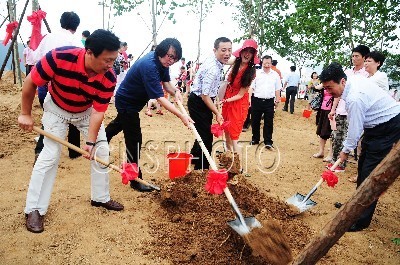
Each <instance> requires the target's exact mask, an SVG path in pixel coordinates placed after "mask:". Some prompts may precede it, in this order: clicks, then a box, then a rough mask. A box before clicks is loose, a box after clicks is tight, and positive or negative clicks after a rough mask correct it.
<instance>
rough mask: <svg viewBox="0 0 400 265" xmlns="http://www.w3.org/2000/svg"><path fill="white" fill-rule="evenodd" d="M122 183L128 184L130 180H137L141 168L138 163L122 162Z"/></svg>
mask: <svg viewBox="0 0 400 265" xmlns="http://www.w3.org/2000/svg"><path fill="white" fill-rule="evenodd" d="M121 176H122V183H123V184H125V185H126V184H128V183H129V181H130V180H135V179H136V178H137V177H138V176H139V169H138V166H137V165H136V163H123V164H122V173H121Z"/></svg>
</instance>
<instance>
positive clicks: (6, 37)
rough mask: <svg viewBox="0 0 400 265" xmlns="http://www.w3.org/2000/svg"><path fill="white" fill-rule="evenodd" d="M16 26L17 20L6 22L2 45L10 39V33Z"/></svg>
mask: <svg viewBox="0 0 400 265" xmlns="http://www.w3.org/2000/svg"><path fill="white" fill-rule="evenodd" d="M17 27H18V22H17V21H14V22H10V23H8V24H7V27H6V36H5V37H4V40H3V45H4V46H6V45H7V43H8V42H9V41H10V40H11V38H12V33H13V31H14V30H15V29H16V28H17Z"/></svg>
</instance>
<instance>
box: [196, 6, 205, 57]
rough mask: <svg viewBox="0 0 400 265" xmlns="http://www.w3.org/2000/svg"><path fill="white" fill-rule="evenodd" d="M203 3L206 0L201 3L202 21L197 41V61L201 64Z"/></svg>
mask: <svg viewBox="0 0 400 265" xmlns="http://www.w3.org/2000/svg"><path fill="white" fill-rule="evenodd" d="M203 3H204V0H201V2H200V20H199V38H198V40H197V58H196V61H197V62H199V60H200V41H201V28H202V24H203Z"/></svg>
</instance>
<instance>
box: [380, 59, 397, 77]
mask: <svg viewBox="0 0 400 265" xmlns="http://www.w3.org/2000/svg"><path fill="white" fill-rule="evenodd" d="M380 70H381V71H383V72H385V73H387V74H388V77H389V79H392V80H393V81H400V54H387V55H386V60H385V62H384V64H383V66H382V68H381V69H380Z"/></svg>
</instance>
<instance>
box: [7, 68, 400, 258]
mask: <svg viewBox="0 0 400 265" xmlns="http://www.w3.org/2000/svg"><path fill="white" fill-rule="evenodd" d="M0 94H1V100H0V112H1V113H0V133H1V137H0V146H1V148H0V169H1V171H0V172H1V174H0V183H1V189H0V210H1V213H2V214H1V218H0V241H1V244H0V264H266V262H265V261H264V260H263V259H262V258H261V257H255V256H253V255H252V253H251V252H252V251H251V249H250V248H249V247H248V246H247V245H245V243H244V241H243V239H242V238H241V237H240V236H238V235H237V234H236V233H235V232H233V231H232V230H231V228H230V227H229V226H228V225H227V223H226V222H227V221H230V220H232V219H234V214H233V212H232V210H231V208H230V206H229V203H228V201H227V199H226V197H225V196H224V195H220V196H212V195H209V194H208V193H207V192H206V191H205V190H204V184H205V175H206V174H205V173H201V172H192V173H191V174H189V175H188V176H186V177H185V178H181V179H175V180H174V181H171V180H170V179H169V177H168V169H167V165H168V161H167V160H166V159H165V156H166V154H167V153H168V152H169V151H168V150H171V149H176V150H183V151H185V150H188V149H190V146H191V144H192V142H193V139H194V137H193V135H192V133H191V132H190V131H189V130H188V129H187V128H185V127H184V126H183V125H182V124H181V122H180V121H179V120H178V119H177V118H176V117H174V116H173V115H171V114H170V113H166V114H165V115H164V116H159V115H155V116H153V117H151V118H150V117H147V116H145V115H142V116H141V118H142V128H143V135H144V143H145V144H144V145H143V153H142V158H143V165H142V168H143V169H144V170H145V171H146V172H148V173H145V175H144V178H145V179H146V180H149V181H153V182H154V183H156V184H158V185H160V186H161V187H162V192H160V193H156V192H152V193H147V194H143V193H138V192H136V191H133V190H132V189H130V187H129V186H124V185H122V184H121V177H120V176H119V173H116V172H111V173H110V174H111V176H110V185H111V195H112V198H113V199H115V200H117V201H119V202H121V203H123V204H124V205H125V210H124V211H122V212H110V211H107V210H104V209H101V208H94V207H91V206H90V176H89V174H90V167H89V165H88V161H87V160H85V159H83V158H78V159H75V160H71V159H69V158H68V152H67V149H66V148H64V149H63V151H62V158H61V162H60V166H59V171H58V175H57V180H56V182H55V185H54V189H53V194H52V198H51V204H50V207H49V211H48V213H47V214H46V217H45V231H44V232H43V233H41V234H32V233H30V232H28V231H27V230H26V229H25V224H24V222H25V218H24V212H23V209H24V206H25V198H26V192H27V188H28V184H29V178H30V174H31V170H32V163H33V159H34V154H33V147H34V141H33V138H34V137H35V136H36V134H34V133H25V132H22V131H21V130H20V129H19V128H18V126H17V121H16V120H17V116H18V113H19V109H20V104H19V102H20V89H19V88H18V87H17V86H14V85H12V75H10V73H6V74H5V75H4V76H3V79H2V80H0ZM296 105H297V107H296V110H295V114H294V115H290V114H288V113H286V112H282V111H281V110H280V108H281V107H280V108H278V110H277V112H276V116H275V131H274V137H273V138H274V141H275V145H276V146H277V147H278V149H279V151H276V152H270V151H268V152H265V151H264V152H262V151H260V149H258V148H257V147H255V146H249V147H246V148H244V150H246V152H247V155H246V156H244V155H243V154H242V155H241V156H242V157H247V158H244V159H242V164H244V170H245V172H244V173H246V174H243V175H240V176H238V178H237V179H233V180H232V184H229V189H230V190H231V192H232V195H233V197H234V198H235V200H236V202H237V203H238V205H239V207H240V209H241V210H242V212H243V214H244V215H245V216H256V217H257V219H258V220H259V221H261V222H262V223H264V224H265V223H267V222H268V221H269V220H270V221H271V222H272V220H275V221H276V222H278V223H279V224H280V225H281V227H282V230H283V232H284V234H285V236H286V238H287V239H288V240H289V245H290V248H291V250H292V252H293V255H294V256H296V254H298V253H299V251H300V250H301V249H302V248H303V247H304V246H305V245H306V244H307V243H308V242H309V241H310V240H311V238H312V237H313V234H315V233H316V232H318V231H319V230H321V229H322V228H323V227H324V225H325V224H326V223H327V222H328V221H329V220H330V219H331V218H333V217H334V216H335V214H336V212H337V209H336V208H335V207H334V205H333V204H334V203H335V202H337V201H339V202H342V203H345V202H346V201H347V200H348V199H349V198H350V197H351V195H352V193H353V192H354V190H355V184H353V183H350V182H349V181H347V178H348V177H350V176H353V175H354V174H355V172H356V164H353V163H350V164H349V167H348V169H347V170H346V172H345V173H338V176H339V183H338V184H337V186H336V187H335V188H333V189H332V188H329V187H327V186H326V184H322V186H321V187H320V189H318V191H317V192H316V193H315V194H314V195H313V197H312V199H313V200H314V201H316V202H317V203H318V204H317V205H316V206H315V207H314V208H312V209H311V210H309V211H307V212H304V213H302V214H301V215H297V216H293V215H292V214H291V211H290V208H288V206H287V205H286V204H285V203H284V201H285V200H286V199H287V198H289V197H290V196H292V195H293V194H295V193H296V192H300V193H302V194H305V193H307V192H308V191H309V190H310V189H311V188H312V187H313V186H314V185H315V184H316V182H317V181H318V180H319V177H320V175H321V173H322V172H323V170H324V165H325V163H323V162H322V160H321V159H314V158H312V157H311V155H312V154H313V153H315V152H316V151H317V145H316V144H317V137H316V135H315V129H316V128H315V125H314V119H315V116H312V117H311V118H310V119H305V118H303V117H301V111H302V109H303V108H304V107H305V102H304V101H301V100H298V101H296ZM34 113H35V119H36V121H37V124H39V121H40V115H41V109H40V106H39V104H38V102H37V101H35V106H34ZM115 114H116V111H115V108H114V106H112V105H111V106H110V108H109V111H108V112H107V118H106V121H105V123H106V124H107V123H108V122H109V121H110V120H111V119H112V118H113V117H115ZM241 139H242V140H244V141H246V142H248V141H250V139H251V130H250V131H248V132H246V133H243V134H242V136H241ZM215 140H216V142H217V139H215ZM246 142H245V143H243V145H244V146H246ZM112 147H113V150H112V159H114V160H115V163H116V164H119V163H120V162H121V159H122V157H123V154H124V151H123V136H122V134H121V135H118V137H116V138H115V139H113V141H112ZM220 148H221V146H220V143H218V142H217V145H216V148H215V149H220ZM274 161H275V162H274ZM399 198H400V181H399V180H397V181H396V182H395V183H394V184H393V185H392V186H391V187H390V189H389V190H388V191H387V192H386V193H385V194H384V195H383V196H382V197H381V199H380V201H379V204H378V207H377V210H376V213H375V215H374V219H373V222H372V224H371V226H370V228H369V229H367V230H365V231H362V232H358V233H346V234H345V235H344V236H343V237H342V238H341V239H340V240H339V242H338V243H337V244H336V245H335V246H334V247H333V248H332V249H331V250H330V251H329V252H328V254H327V255H326V256H325V257H324V258H323V259H322V260H320V261H319V262H318V264H400V246H398V245H395V244H394V243H393V242H392V241H391V240H392V239H393V238H399V237H400V210H399V207H398V199H399Z"/></svg>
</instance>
